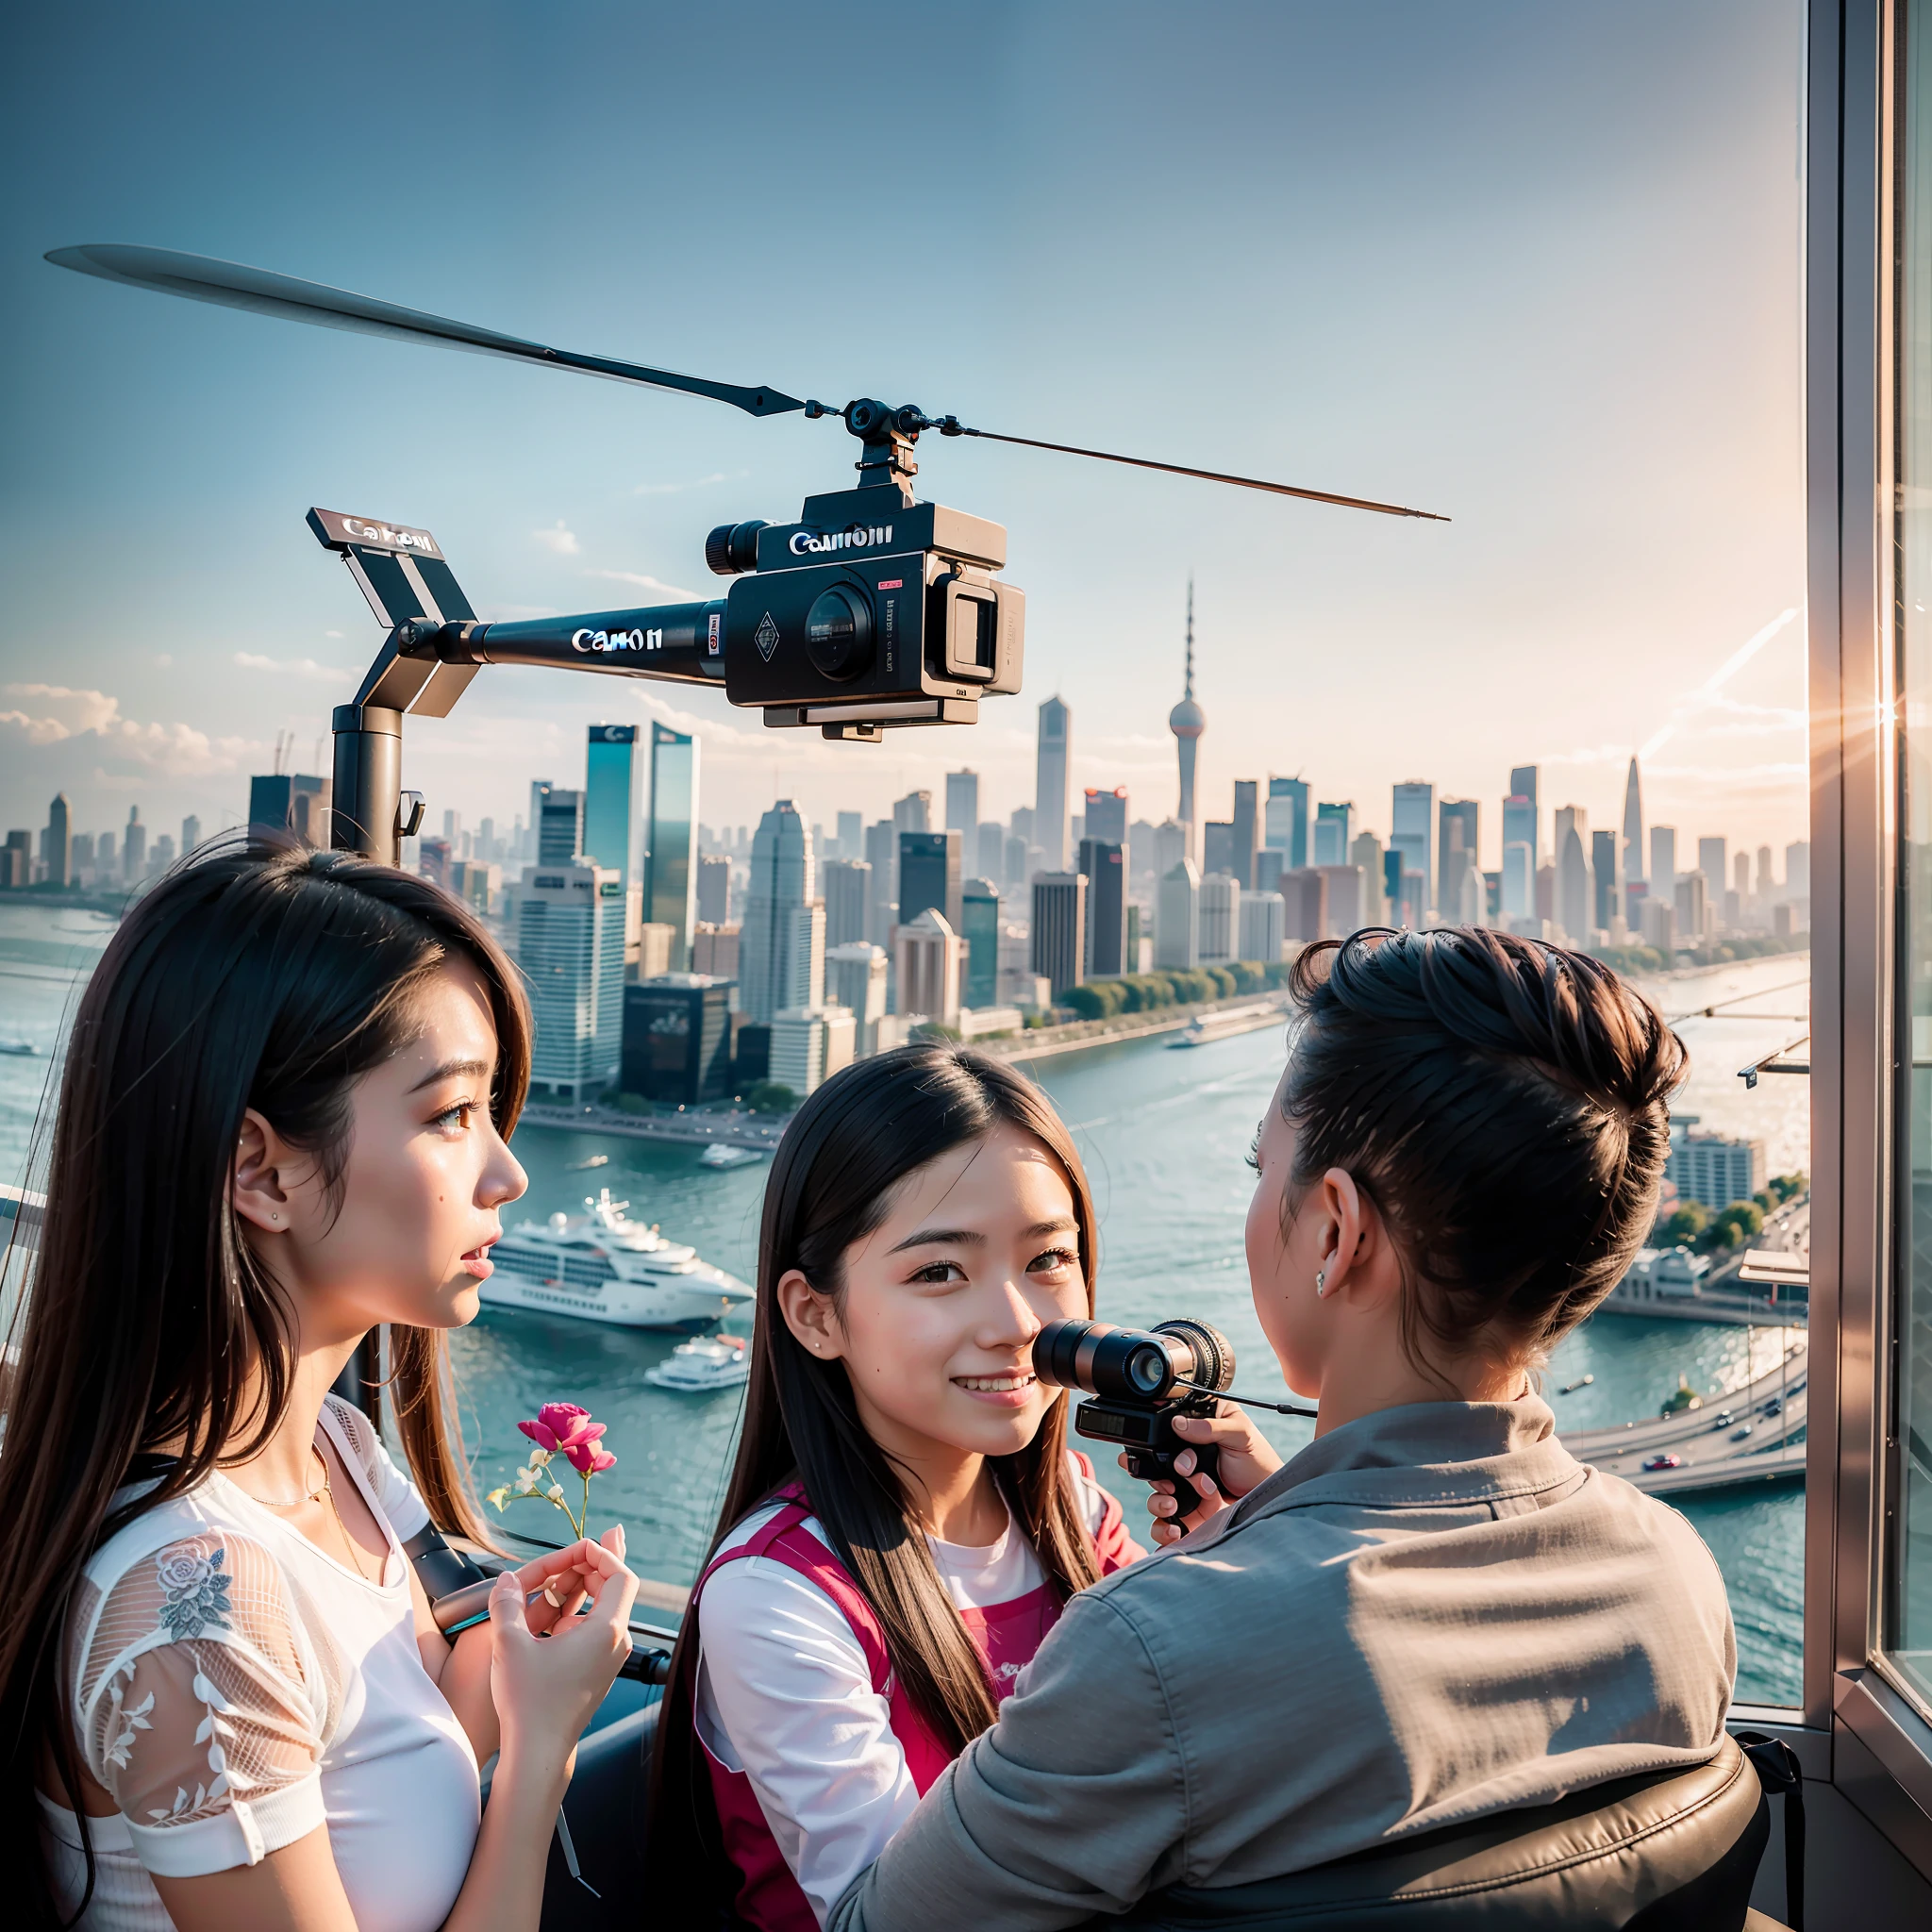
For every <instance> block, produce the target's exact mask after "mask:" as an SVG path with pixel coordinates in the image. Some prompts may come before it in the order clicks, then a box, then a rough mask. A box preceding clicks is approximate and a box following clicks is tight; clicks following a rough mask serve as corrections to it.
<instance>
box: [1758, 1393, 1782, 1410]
mask: <svg viewBox="0 0 1932 1932" xmlns="http://www.w3.org/2000/svg"><path fill="white" fill-rule="evenodd" d="M1761 1412H1762V1413H1763V1414H1765V1415H1782V1414H1784V1412H1785V1399H1784V1397H1783V1396H1782V1395H1774V1396H1773V1397H1772V1398H1771V1400H1770V1401H1769V1402H1767V1403H1766V1404H1765V1405H1764V1407H1763V1409H1762V1411H1761Z"/></svg>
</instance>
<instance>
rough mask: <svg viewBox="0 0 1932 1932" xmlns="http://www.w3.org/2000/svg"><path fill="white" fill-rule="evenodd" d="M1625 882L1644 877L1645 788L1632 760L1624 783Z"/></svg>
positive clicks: (1620, 856) (1623, 853)
mask: <svg viewBox="0 0 1932 1932" xmlns="http://www.w3.org/2000/svg"><path fill="white" fill-rule="evenodd" d="M1619 858H1621V859H1622V861H1623V867H1624V879H1625V881H1626V882H1627V881H1628V880H1631V879H1641V877H1642V876H1643V787H1642V784H1641V781H1640V779H1639V778H1638V775H1637V760H1636V759H1635V758H1632V759H1631V760H1630V775H1629V776H1628V777H1627V778H1626V779H1625V780H1624V850H1623V851H1622V853H1621V854H1619Z"/></svg>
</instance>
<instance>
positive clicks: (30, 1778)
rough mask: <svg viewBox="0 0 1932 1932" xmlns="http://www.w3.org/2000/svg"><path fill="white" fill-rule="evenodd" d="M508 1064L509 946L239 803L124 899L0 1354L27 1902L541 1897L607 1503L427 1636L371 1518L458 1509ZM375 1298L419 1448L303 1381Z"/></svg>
mask: <svg viewBox="0 0 1932 1932" xmlns="http://www.w3.org/2000/svg"><path fill="white" fill-rule="evenodd" d="M528 1070H529V1021H528V1015H527V1010H526V1008H525V1002H524V1000H523V997H522V994H521V991H520V990H519V988H518V985H517V981H516V974H515V972H514V969H513V968H512V967H511V966H510V965H509V964H508V961H507V960H506V959H505V958H504V957H503V955H502V953H501V952H500V951H499V950H498V948H497V947H496V946H495V945H494V943H493V942H492V941H491V939H490V938H489V936H488V935H487V933H486V932H485V931H484V930H483V928H482V927H481V925H480V924H478V923H477V922H476V921H475V918H474V917H472V915H471V914H470V913H469V912H468V911H467V910H465V909H464V908H462V907H461V906H459V905H458V903H457V902H456V901H455V900H454V899H452V898H450V897H449V896H448V895H447V894H445V893H443V892H442V891H440V890H439V889H437V888H436V887H434V886H432V885H430V884H429V883H427V882H426V881H425V880H422V879H419V878H411V877H408V876H407V875H405V874H402V873H400V872H395V871H391V870H390V869H389V868H387V867H383V866H378V865H375V864H373V863H371V862H369V861H367V860H362V859H358V858H353V857H350V856H349V855H347V854H342V853H327V852H315V851H311V850H308V848H306V847H302V846H297V845H294V844H292V843H291V842H283V841H277V842H273V843H265V842H264V841H260V840H257V841H254V842H253V843H252V844H249V845H246V846H244V845H241V844H234V843H230V844H227V845H224V846H220V847H217V848H216V849H214V850H213V851H210V852H207V853H204V854H199V855H197V856H196V857H195V858H192V859H191V860H188V861H185V862H184V863H183V864H181V865H179V866H177V867H176V868H175V870H174V871H173V872H172V873H171V874H168V875H167V876H166V877H165V878H164V879H163V880H162V881H161V882H160V883H159V884H158V886H156V887H155V888H154V890H153V891H150V892H148V893H147V894H146V896H145V897H143V898H142V900H141V901H140V902H139V903H138V904H137V905H136V906H135V907H134V908H133V909H132V910H131V911H130V912H129V914H128V915H127V917H126V918H125V920H124V921H123V922H122V924H121V927H120V929H119V931H118V932H117V933H116V934H115V936H114V938H113V940H112V941H111V942H110V943H109V945H108V949H107V951H106V953H105V954H104V956H103V958H102V959H101V963H100V965H99V967H98V968H97V969H96V971H95V973H94V975H93V977H92V981H91V983H90V984H89V986H88V989H87V991H86V993H85V995H84V996H83V998H82V1000H81V1003H80V1006H79V1009H78V1011H77V1014H76V1017H75V1026H74V1032H73V1037H72V1040H71V1042H70V1044H69V1047H68V1053H67V1064H66V1070H65V1074H64V1076H63V1079H62V1084H61V1091H60V1097H59V1108H58V1116H57V1119H56V1123H55V1128H54V1136H53V1146H52V1158H51V1162H50V1167H49V1174H48V1184H47V1208H46V1216H45V1223H44V1227H43V1230H42V1238H41V1243H40V1250H39V1254H38V1256H37V1257H35V1258H34V1260H33V1262H32V1265H31V1268H30V1270H29V1271H28V1280H27V1283H26V1287H25V1292H24V1295H23V1299H22V1303H21V1306H20V1308H19V1311H18V1317H17V1321H16V1324H15V1325H16V1331H17V1333H18V1338H19V1339H18V1353H17V1357H16V1358H15V1360H14V1362H13V1364H12V1367H11V1369H10V1371H9V1373H8V1379H7V1383H6V1386H5V1407H4V1424H5V1435H4V1441H0V1493H4V1494H5V1495H6V1497H7V1509H8V1529H7V1535H6V1537H5V1539H4V1540H0V1724H4V1731H5V1737H6V1746H7V1756H6V1771H5V1776H6V1790H5V1792H4V1795H0V1820H4V1823H0V1832H4V1834H5V1844H6V1847H7V1851H6V1857H5V1863H6V1869H7V1871H8V1878H9V1883H11V1884H17V1885H19V1886H20V1887H21V1888H22V1889H23V1891H24V1892H25V1901H24V1902H25V1903H26V1904H27V1905H28V1907H29V1908H30V1909H31V1910H32V1911H33V1915H34V1917H35V1918H36V1919H39V1918H42V1917H45V1918H50V1919H58V1920H61V1921H64V1922H67V1923H74V1922H75V1919H76V1917H77V1918H78V1921H79V1923H81V1924H85V1925H88V1926H91V1927H100V1928H108V1932H121V1928H132V1927H165V1926H168V1925H171V1924H172V1925H175V1926H177V1927H180V1928H183V1932H189V1928H202V1927H207V1928H214V1927H217V1926H223V1927H225V1926H235V1925H243V1924H245V1925H248V1926H251V1927H286V1928H291V1932H293V1928H299V1932H373V1928H376V1927H384V1928H394V1932H427V1928H429V1927H432V1926H437V1925H441V1924H448V1925H449V1926H451V1927H453V1928H458V1932H481V1928H502V1932H509V1928H513V1927H526V1928H533V1927H534V1926H535V1925H536V1924H537V1917H538V1912H539V1908H540V1902H541V1889H542V1877H543V1869H544V1859H545V1852H546V1848H547V1845H548V1841H549V1838H550V1834H551V1831H552V1827H553V1824H554V1821H555V1818H556V1813H557V1807H558V1802H559V1800H560V1797H561V1795H562V1790H563V1787H564V1784H565V1782H566V1781H567V1779H568V1776H569V1768H570V1762H571V1754H572V1752H573V1750H574V1748H575V1742H576V1739H577V1737H578V1735H579V1734H580V1732H581V1730H582V1728H583V1725H584V1724H585V1723H586V1721H587V1720H588V1718H589V1716H590V1713H591V1711H592V1710H593V1709H594V1708H595V1707H596V1705H597V1703H598V1701H599V1699H600V1698H601V1697H602V1695H603V1693H604V1691H606V1690H607V1689H608V1686H609V1684H610V1681H611V1678H612V1676H613V1675H614V1674H615V1672H616V1670H617V1668H618V1665H619V1664H620V1663H621V1661H622V1659H623V1657H624V1654H625V1650H626V1649H627V1647H628V1642H629V1639H628V1634H627V1627H626V1626H627V1623H628V1612H629V1607H630V1602H631V1599H632V1598H633V1596H634V1595H635V1593H636V1582H635V1579H634V1578H633V1577H632V1576H631V1575H630V1574H629V1572H628V1571H627V1570H625V1567H624V1565H623V1562H622V1560H621V1559H622V1556H623V1543H622V1539H621V1537H620V1536H615V1535H613V1536H612V1537H611V1538H610V1539H608V1542H609V1545H610V1546H609V1547H608V1548H607V1547H604V1546H600V1545H597V1544H591V1543H578V1544H576V1545H575V1546H573V1547H572V1548H571V1549H569V1550H566V1551H562V1552H559V1553H558V1554H557V1555H556V1556H554V1557H545V1558H543V1559H541V1560H540V1561H539V1562H537V1563H535V1564H531V1565H528V1566H525V1569H524V1570H523V1571H522V1572H521V1573H514V1572H513V1573H511V1574H509V1575H508V1576H506V1577H505V1578H504V1579H503V1580H502V1581H501V1582H500V1583H499V1584H498V1586H497V1589H496V1591H495V1594H494V1596H493V1597H492V1599H491V1618H490V1621H489V1622H488V1623H487V1624H481V1625H479V1626H477V1627H476V1628H475V1630H473V1631H470V1632H468V1633H466V1634H465V1635H463V1636H461V1637H459V1638H458V1640H457V1641H455V1642H454V1643H451V1642H449V1641H446V1640H445V1639H444V1638H443V1637H442V1636H441V1634H440V1633H439V1632H438V1630H437V1629H436V1626H435V1624H434V1622H433V1620H432V1618H431V1616H430V1614H429V1606H428V1602H427V1599H426V1598H425V1594H424V1591H423V1586H422V1584H421V1582H420V1581H419V1580H418V1578H417V1577H416V1575H415V1573H414V1570H413V1568H412V1566H411V1564H410V1563H409V1561H408V1558H407V1557H406V1556H405V1554H404V1552H403V1550H402V1547H401V1541H400V1540H402V1539H407V1538H411V1537H413V1536H415V1535H416V1534H417V1533H418V1532H419V1531H420V1530H422V1529H423V1528H424V1526H425V1524H427V1523H429V1522H430V1521H431V1520H432V1519H433V1520H434V1521H435V1522H436V1523H437V1524H439V1525H440V1526H441V1527H442V1528H444V1529H447V1530H450V1531H462V1532H467V1533H469V1534H470V1535H472V1536H476V1535H479V1534H480V1528H479V1525H478V1524H477V1522H476V1520H475V1505H474V1501H473V1498H472V1493H471V1491H470V1488H469V1484H468V1479H467V1474H466V1471H465V1469H464V1466H463V1463H462V1461H461V1459H460V1456H459V1454H458V1447H457V1445H456V1444H455V1443H454V1442H453V1441H452V1434H453V1420H454V1418H453V1416H452V1414H451V1411H450V1407H449V1396H448V1392H447V1390H446V1387H445V1377H446V1373H447V1369H446V1358H445V1353H444V1348H445V1344H444V1339H443V1331H445V1330H447V1329H449V1328H453V1327H458V1326H460V1325H461V1324H464V1323H466V1322H468V1321H470V1320H471V1319H472V1318H473V1317H474V1316H475V1312H476V1306H477V1291H478V1287H479V1285H480V1282H481V1280H482V1279H483V1278H484V1277H486V1276H487V1274H488V1273H489V1268H490V1262H489V1251H490V1248H491V1243H492V1242H493V1241H495V1240H496V1238H497V1235H498V1232H499V1227H498V1222H497V1210H498V1208H501V1207H502V1206H503V1204H504V1203H506V1202H508V1201H512V1200H514V1199H515V1198H516V1197H517V1196H518V1195H519V1194H521V1193H522V1192H523V1191H524V1184H525V1183H524V1174H523V1171H522V1169H521V1168H519V1166H518V1165H517V1162H516V1160H515V1158H513V1157H512V1156H511V1154H510V1152H509V1149H508V1146H506V1145H505V1136H506V1135H508V1133H509V1131H510V1129H511V1127H512V1126H513V1125H514V1124H515V1121H516V1116H517V1112H518V1109H519V1108H520V1107H521V1105H522V1102H523V1097H524V1092H525V1085H526V1082H527V1076H528ZM378 1324H388V1328H389V1338H390V1357H391V1367H392V1371H393V1374H392V1383H391V1387H392V1391H393V1394H394V1397H395V1401H396V1408H397V1418H398V1424H399V1427H400V1430H401V1435H402V1441H403V1443H404V1446H405V1449H406V1451H407V1460H408V1465H409V1471H410V1474H408V1475H406V1474H404V1473H403V1471H402V1470H401V1469H399V1468H398V1467H397V1466H396V1465H395V1464H394V1463H392V1462H391V1459H390V1457H388V1456H387V1455H386V1454H385V1452H384V1449H383V1447H382V1444H381V1441H380V1440H379V1439H378V1437H377V1434H376V1432H375V1429H374V1428H373V1427H372V1426H371V1425H370V1423H369V1421H368V1419H367V1417H366V1416H365V1415H364V1414H363V1413H362V1411H361V1410H359V1409H358V1408H354V1407H350V1406H349V1405H348V1404H346V1403H341V1402H338V1401H337V1400H335V1399H334V1398H333V1397H332V1396H331V1395H330V1394H329V1392H328V1391H329V1389H330V1385H331V1384H332V1383H333V1382H334V1381H335V1380H336V1378H337V1376H338V1374H340V1373H341V1370H342V1368H343V1366H344V1364H345V1363H346V1362H347V1361H348V1360H349V1359H350V1358H351V1357H352V1355H353V1354H354V1352H355V1350H356V1348H357V1346H358V1343H359V1342H360V1341H361V1340H362V1338H363V1337H364V1336H365V1335H366V1334H368V1333H369V1331H371V1330H372V1329H374V1328H375V1327H376V1326H377V1325H378ZM411 1476H413V1478H414V1480H413V1481H412V1480H411ZM536 1592H542V1594H540V1595H538V1597H537V1601H536V1602H535V1604H534V1605H533V1606H532V1607H530V1608H529V1609H528V1610H527V1611H526V1608H525V1594H526V1593H536ZM586 1594H588V1596H589V1598H590V1604H589V1606H588V1607H587V1611H586V1614H584V1615H582V1616H581V1617H578V1616H566V1615H564V1614H563V1612H565V1611H568V1610H575V1609H577V1608H578V1607H580V1606H582V1605H583V1603H584V1598H585V1596H586ZM553 1600H554V1601H553ZM553 1626H555V1627H554V1628H553ZM546 1632H547V1633H548V1634H549V1635H550V1638H551V1641H545V1642H539V1641H537V1638H538V1636H539V1635H540V1634H543V1633H546ZM499 1751H500V1753H501V1755H500V1757H498V1760H497V1767H496V1772H495V1776H494V1781H493V1784H492V1787H491V1802H490V1807H489V1812H488V1816H487V1817H486V1818H484V1819H483V1820H482V1821H481V1824H480V1828H479V1819H478V1774H477V1767H478V1764H479V1763H480V1762H481V1761H483V1760H485V1759H487V1758H488V1757H490V1756H491V1754H492V1753H497V1752H499Z"/></svg>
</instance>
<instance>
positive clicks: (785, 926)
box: [738, 798, 825, 1023]
mask: <svg viewBox="0 0 1932 1932" xmlns="http://www.w3.org/2000/svg"><path fill="white" fill-rule="evenodd" d="M738 978H739V1005H740V1007H741V1008H742V1009H743V1011H744V1014H745V1017H746V1018H747V1019H750V1020H754V1021H763V1022H767V1023H769V1022H770V1021H771V1020H772V1019H774V1017H775V1016H776V1015H777V1014H778V1013H780V1012H783V1011H786V1010H789V1009H792V1008H807V1009H810V1008H817V1007H819V1006H821V1005H822V1004H823V1003H824V979H825V908H824V901H823V900H821V899H820V897H819V896H818V867H817V863H816V861H815V859H814V858H813V855H812V848H811V828H810V826H808V824H806V822H805V820H804V819H803V818H802V817H801V816H800V815H799V812H798V808H797V807H796V806H794V805H793V804H792V803H791V800H790V799H789V798H781V799H780V800H779V801H778V802H777V804H776V805H774V806H773V808H771V810H770V811H768V812H766V813H765V815H764V817H763V818H761V819H760V820H759V821H758V831H757V833H756V834H755V835H754V837H753V839H752V841H751V891H750V893H749V895H748V897H747V899H746V901H745V913H744V931H743V933H742V935H741V938H740V941H739V954H738Z"/></svg>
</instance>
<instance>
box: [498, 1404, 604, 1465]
mask: <svg viewBox="0 0 1932 1932" xmlns="http://www.w3.org/2000/svg"><path fill="white" fill-rule="evenodd" d="M517 1427H518V1428H520V1429H521V1430H522V1431H523V1432H524V1434H525V1435H526V1436H527V1437H529V1439H530V1441H533V1442H535V1443H536V1444H537V1445H538V1446H539V1447H540V1448H543V1449H548V1450H550V1451H551V1452H552V1453H553V1454H554V1453H556V1452H558V1451H559V1450H561V1451H564V1452H566V1453H567V1452H568V1451H569V1450H570V1449H571V1448H572V1446H573V1445H574V1444H576V1443H579V1442H594V1441H596V1440H597V1438H598V1437H599V1436H601V1435H602V1434H603V1433H604V1424H602V1423H593V1422H592V1421H591V1412H590V1410H589V1409H587V1408H579V1407H577V1406H576V1404H575V1403H574V1402H546V1403H545V1404H544V1405H543V1407H541V1408H540V1409H539V1410H538V1411H537V1417H536V1420H535V1421H534V1422H526V1423H519V1424H517Z"/></svg>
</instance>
